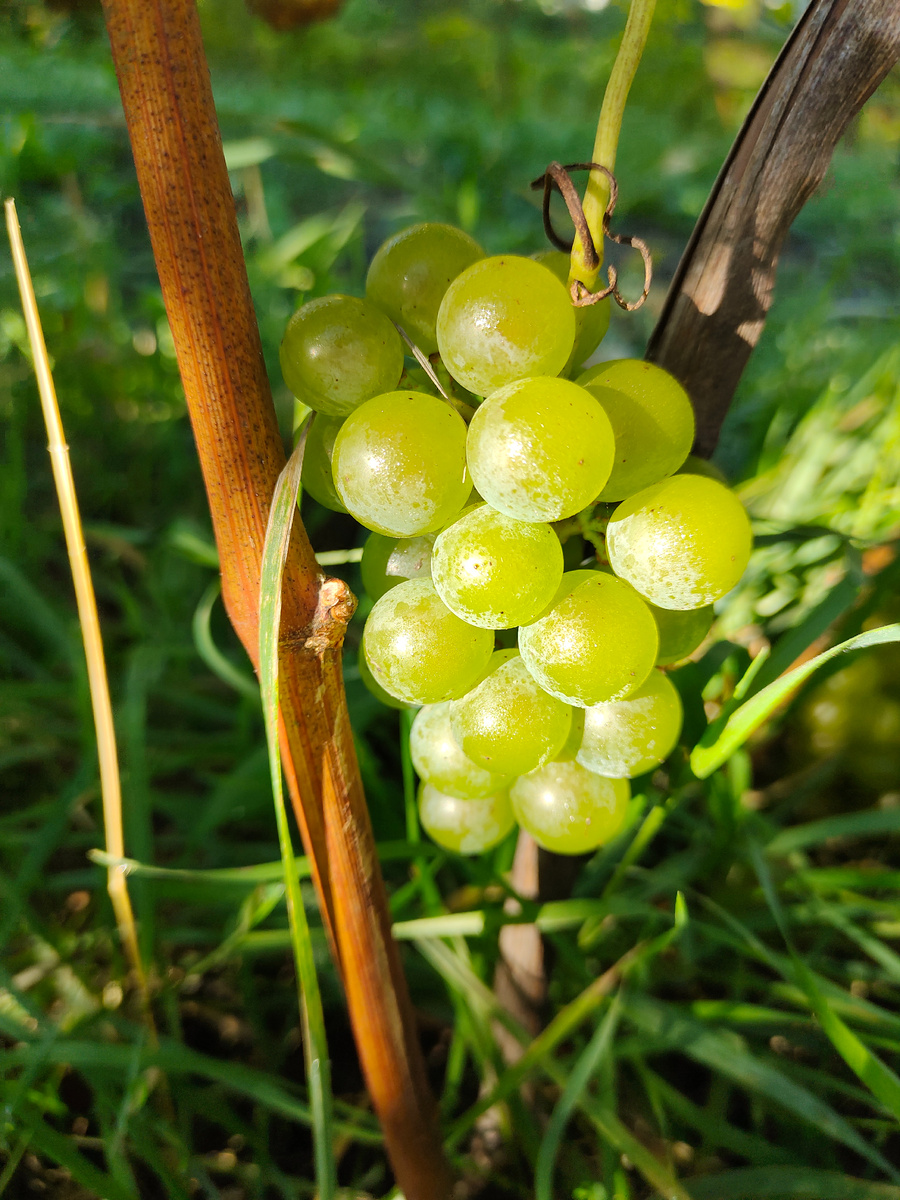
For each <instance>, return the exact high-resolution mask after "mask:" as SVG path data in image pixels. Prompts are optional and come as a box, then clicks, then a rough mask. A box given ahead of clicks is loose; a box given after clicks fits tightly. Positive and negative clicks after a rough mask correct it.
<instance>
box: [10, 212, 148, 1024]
mask: <svg viewBox="0 0 900 1200" xmlns="http://www.w3.org/2000/svg"><path fill="white" fill-rule="evenodd" d="M4 207H5V209H6V228H7V231H8V233H9V242H10V246H11V248H12V256H13V265H14V267H15V272H16V279H17V281H18V284H19V294H20V296H21V297H22V311H23V312H24V314H25V325H26V328H27V330H28V341H29V343H30V345H31V353H32V357H33V359H34V372H35V375H36V376H37V384H38V392H39V394H40V397H41V409H42V410H43V414H44V424H45V425H46V427H47V448H48V450H49V451H50V465H51V468H52V470H53V481H54V483H55V485H56V493H57V496H58V498H59V508H60V512H61V514H62V522H63V531H64V533H65V538H66V549H67V551H68V554H69V566H70V568H71V571H72V582H73V584H74V587H75V600H76V603H77V605H78V620H79V623H80V625H81V635H82V639H83V641H84V656H85V659H86V661H87V672H88V684H89V687H90V693H91V707H92V709H93V713H94V728H95V730H96V733H97V757H98V759H99V762H100V791H101V795H102V798H103V826H104V831H105V837H106V852H107V854H109V855H111V856H112V857H114V858H116V859H122V858H124V857H125V835H124V831H123V823H122V787H121V780H120V777H119V760H118V756H117V754H116V731H115V727H114V725H113V715H112V704H111V703H110V698H109V681H108V679H107V675H106V659H105V656H104V654H103V639H102V637H101V635H100V619H99V617H98V615H97V601H96V598H95V596H94V584H93V581H92V579H91V567H90V563H89V562H88V557H87V550H86V548H85V544H84V533H83V532H82V528H81V514H80V512H79V509H78V497H77V496H76V494H75V479H74V477H73V475H72V464H71V461H70V459H69V447H68V446H67V444H66V436H65V432H64V430H63V424H62V417H61V416H60V412H59V404H58V403H57V400H56V388H55V387H54V386H53V376H52V375H51V373H50V361H49V359H48V357H47V346H46V344H45V342H44V331H43V329H42V328H41V318H40V315H39V313H38V307H37V302H36V301H35V298H34V288H33V287H32V283H31V272H30V270H29V269H28V260H27V258H26V256H25V247H24V245H23V243H22V231H21V230H20V228H19V220H18V217H17V215H16V206H15V202H14V201H13V200H7V201H6V203H5V206H4ZM106 886H107V889H108V891H109V898H110V900H111V902H112V906H113V912H114V913H115V917H116V925H117V926H118V930H119V937H120V938H121V939H122V945H123V947H124V949H125V957H126V958H127V960H128V962H129V964H130V966H131V970H132V971H133V972H134V978H135V981H136V983H137V987H138V991H139V992H140V996H141V1003H142V1005H143V1008H144V1012H145V1015H146V1018H147V1020H148V1022H149V1023H150V1026H151V1029H152V1027H153V1018H152V1015H151V1013H150V1004H149V997H148V992H147V977H146V975H145V973H144V966H143V963H142V962H141V953H140V949H139V946H138V937H137V929H136V927H135V923H134V911H133V910H132V907H131V897H130V896H129V894H128V885H127V883H126V881H125V871H124V870H123V869H122V867H121V865H116V866H110V867H108V868H107V872H106Z"/></svg>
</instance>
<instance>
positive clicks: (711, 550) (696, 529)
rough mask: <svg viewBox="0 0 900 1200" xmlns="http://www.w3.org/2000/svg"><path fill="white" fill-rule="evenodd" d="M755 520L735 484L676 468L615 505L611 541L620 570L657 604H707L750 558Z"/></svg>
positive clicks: (739, 573) (609, 549) (731, 582)
mask: <svg viewBox="0 0 900 1200" xmlns="http://www.w3.org/2000/svg"><path fill="white" fill-rule="evenodd" d="M752 542H753V535H752V533H751V530H750V521H749V519H748V517H747V514H746V513H745V512H744V509H743V506H742V504H741V502H740V500H738V498H737V496H735V495H734V493H733V492H730V491H729V490H728V488H726V487H723V486H722V484H721V483H717V482H716V481H715V480H714V479H707V478H706V477H705V476H703V475H672V476H671V477H670V478H669V479H664V480H662V482H661V483H655V484H654V485H653V486H652V487H648V488H644V490H643V491H642V492H638V493H637V495H635V496H631V497H630V498H629V499H628V500H625V501H623V503H622V504H620V505H619V507H618V508H617V509H616V510H615V512H614V513H613V515H612V517H611V518H610V522H609V526H608V528H607V530H606V549H607V553H608V554H609V561H610V564H611V566H612V568H613V570H614V571H615V573H616V574H617V575H620V576H621V577H622V578H623V579H627V580H628V582H629V583H631V584H633V586H634V587H635V588H636V589H637V590H638V591H639V592H640V594H641V595H642V596H645V597H646V598H647V599H648V600H649V601H650V602H651V603H652V604H656V605H658V606H659V607H660V608H680V609H684V608H702V607H703V606H704V605H706V604H712V602H713V601H714V600H719V599H720V598H721V597H722V596H724V595H725V594H726V592H730V591H731V589H732V588H733V587H734V585H735V584H736V583H737V582H738V580H739V579H740V577H741V576H742V575H743V573H744V570H745V568H746V566H747V563H748V562H749V560H750V550H751V546H752Z"/></svg>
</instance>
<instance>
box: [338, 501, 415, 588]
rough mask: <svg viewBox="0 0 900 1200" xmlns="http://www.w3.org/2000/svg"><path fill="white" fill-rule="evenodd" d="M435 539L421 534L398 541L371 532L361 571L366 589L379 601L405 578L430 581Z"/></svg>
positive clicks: (360, 565)
mask: <svg viewBox="0 0 900 1200" xmlns="http://www.w3.org/2000/svg"><path fill="white" fill-rule="evenodd" d="M345 511H346V510H345ZM436 536H437V535H436V534H434V533H422V534H419V536H418V537H409V538H396V537H386V536H385V535H384V534H383V533H370V534H369V536H368V537H367V538H366V544H365V545H364V546H363V552H362V558H361V560H360V563H359V570H360V574H361V575H362V582H363V587H364V588H365V590H366V591H367V592H368V594H369V595H370V596H371V597H372V599H373V600H380V599H381V597H382V596H383V595H384V593H385V592H387V591H389V590H390V589H391V588H392V587H396V585H397V584H398V583H402V582H403V580H404V579H430V578H431V551H432V549H433V548H434V539H435V537H436Z"/></svg>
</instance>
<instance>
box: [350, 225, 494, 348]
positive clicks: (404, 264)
mask: <svg viewBox="0 0 900 1200" xmlns="http://www.w3.org/2000/svg"><path fill="white" fill-rule="evenodd" d="M480 258H484V251H483V250H482V249H481V247H480V246H479V245H478V243H477V242H476V241H475V239H474V238H470V237H469V235H468V234H467V233H463V231H462V230H461V229H455V228H454V227H453V226H452V225H441V224H439V223H438V222H436V221H433V222H427V223H426V224H423V225H411V226H410V227H409V229H404V230H403V231H402V232H401V233H397V234H395V235H394V236H393V237H391V238H388V240H387V241H386V242H384V243H383V244H382V245H381V246H380V247H379V249H378V250H377V251H376V252H375V257H374V258H373V259H372V262H371V263H370V264H369V273H368V275H367V276H366V298H367V299H368V300H371V301H372V303H373V304H377V305H378V307H379V308H380V309H381V310H382V311H383V312H385V313H387V315H388V316H389V317H390V318H391V320H392V321H396V322H397V324H398V325H400V326H402V328H403V329H404V330H405V331H406V334H407V335H408V337H409V338H410V339H411V340H412V341H413V342H415V344H416V345H417V346H418V347H419V349H420V350H421V351H422V352H423V353H425V354H433V353H434V352H435V350H437V335H436V334H435V329H434V326H435V322H436V321H437V314H438V309H439V308H440V306H441V301H442V300H443V298H444V293H445V292H446V290H447V288H448V287H449V285H450V284H451V283H452V282H453V280H454V279H455V278H456V277H457V275H459V273H460V271H463V270H465V268H466V267H468V266H471V265H472V263H474V262H477V261H478V259H480Z"/></svg>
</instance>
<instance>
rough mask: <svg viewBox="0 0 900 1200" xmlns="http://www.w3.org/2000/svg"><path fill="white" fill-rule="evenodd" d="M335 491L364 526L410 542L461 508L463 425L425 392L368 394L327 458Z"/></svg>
mask: <svg viewBox="0 0 900 1200" xmlns="http://www.w3.org/2000/svg"><path fill="white" fill-rule="evenodd" d="M332 466H333V469H334V485H335V488H336V489H337V493H338V495H339V496H340V498H341V500H343V502H344V504H345V505H346V506H347V508H348V510H349V511H350V512H351V513H352V514H353V516H354V517H356V519H357V521H359V523H360V524H361V525H365V526H366V528H367V529H373V530H374V531H375V532H376V533H384V534H393V536H394V537H414V536H415V535H416V534H420V533H431V532H433V531H434V530H437V529H440V528H441V526H442V525H445V524H446V523H447V521H449V520H450V518H451V517H453V516H455V514H456V513H457V512H459V510H460V509H461V508H462V506H463V505H464V504H465V503H466V500H467V499H468V497H469V492H470V490H471V487H472V481H471V480H470V479H469V473H468V471H467V470H466V423H465V421H464V420H463V419H462V417H461V416H460V415H459V413H457V412H455V411H454V410H453V409H452V408H451V407H450V405H449V404H447V403H445V402H444V401H443V400H439V399H438V398H437V397H436V396H426V395H424V393H422V392H388V393H387V394H386V395H384V396H373V397H372V399H371V400H367V401H366V402H365V403H364V404H361V405H360V406H359V408H358V409H357V410H356V411H355V412H354V413H351V414H350V416H349V417H348V418H347V419H346V421H345V422H344V424H343V426H342V427H341V430H340V432H339V433H338V436H337V439H336V440H335V443H334V455H333V457H332Z"/></svg>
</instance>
